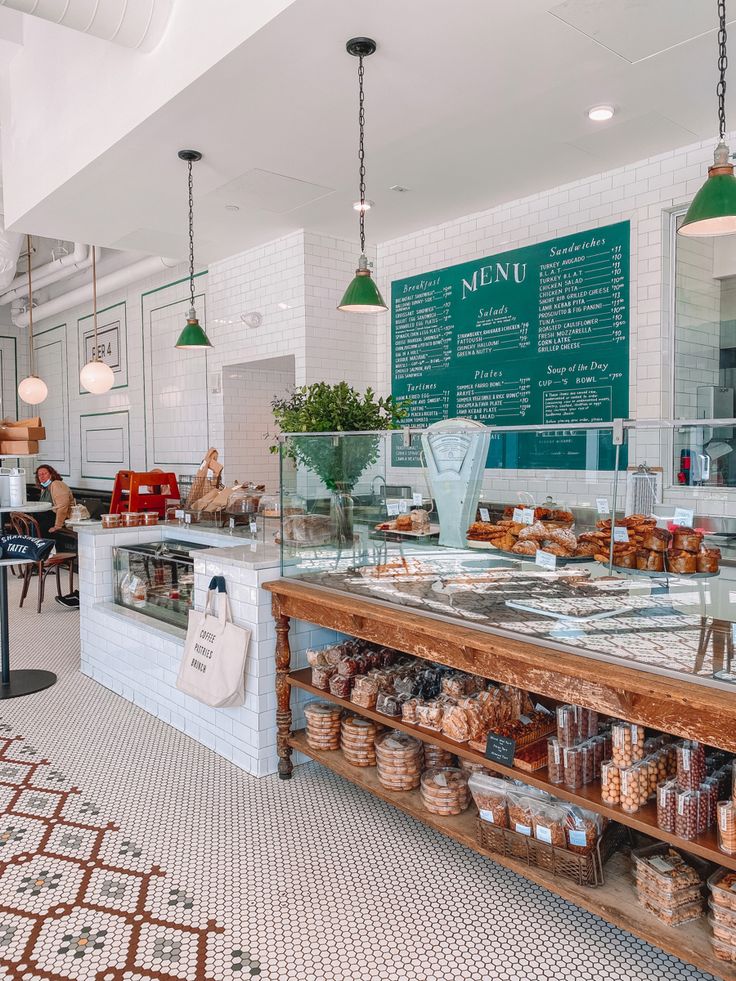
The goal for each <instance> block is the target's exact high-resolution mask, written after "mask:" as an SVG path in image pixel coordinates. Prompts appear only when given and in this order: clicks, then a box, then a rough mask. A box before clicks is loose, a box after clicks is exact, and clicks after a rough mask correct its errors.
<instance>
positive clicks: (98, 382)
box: [79, 245, 115, 395]
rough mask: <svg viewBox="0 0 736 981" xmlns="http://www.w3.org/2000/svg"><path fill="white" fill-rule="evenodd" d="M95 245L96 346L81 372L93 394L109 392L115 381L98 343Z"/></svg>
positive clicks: (80, 376) (93, 258)
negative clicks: (102, 356) (101, 355)
mask: <svg viewBox="0 0 736 981" xmlns="http://www.w3.org/2000/svg"><path fill="white" fill-rule="evenodd" d="M96 252H97V250H96V249H95V247H94V245H93V246H92V323H93V325H94V347H93V349H92V358H91V360H90V361H88V362H87V364H86V365H85V366H84V367H83V368H82V370H81V371H80V372H79V380H80V382H81V383H82V387H83V388H86V389H87V391H88V392H91V393H92V395H104V394H105V392H109V391H110V389H111V388H112V386H113V384H114V382H115V375H114V373H113V370H112V368H111V367H110V365H109V364H106V363H105V362H104V361H100V359H99V356H98V352H99V347H98V345H97V258H96Z"/></svg>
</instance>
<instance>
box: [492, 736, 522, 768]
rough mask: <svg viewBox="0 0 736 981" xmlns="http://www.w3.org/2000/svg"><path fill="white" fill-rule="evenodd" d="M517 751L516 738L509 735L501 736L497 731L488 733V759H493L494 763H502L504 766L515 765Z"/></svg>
mask: <svg viewBox="0 0 736 981" xmlns="http://www.w3.org/2000/svg"><path fill="white" fill-rule="evenodd" d="M515 753H516V740H515V739H509V737H508V736H499V735H498V734H497V733H495V732H489V733H488V738H487V740H486V758H487V759H489V760H493V762H494V763H501V764H503V765H504V766H513V765H514V754H515Z"/></svg>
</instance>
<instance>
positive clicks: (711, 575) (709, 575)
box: [596, 559, 721, 582]
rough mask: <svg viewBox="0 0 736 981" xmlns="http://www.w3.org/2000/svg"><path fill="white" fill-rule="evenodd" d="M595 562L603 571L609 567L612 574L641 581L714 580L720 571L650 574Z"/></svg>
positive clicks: (645, 571) (641, 570)
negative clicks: (619, 574) (640, 579)
mask: <svg viewBox="0 0 736 981" xmlns="http://www.w3.org/2000/svg"><path fill="white" fill-rule="evenodd" d="M596 561H597V562H598V563H599V564H600V565H602V566H603V568H604V569H608V568H609V567H610V569H611V571H612V572H620V573H621V574H622V575H625V576H635V577H636V576H638V577H640V578H643V579H684V580H685V581H688V582H689V581H690V580H691V579H715V578H716V576H720V574H721V572H720V569H719V570H718V572H671V571H670V570H669V569H663V570H661V571H660V572H651V571H649V570H648V569H628V568H626V566H623V565H611V566H609V563H608V562H600V560H599V559H596Z"/></svg>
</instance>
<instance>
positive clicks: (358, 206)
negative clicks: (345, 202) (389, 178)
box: [353, 198, 374, 211]
mask: <svg viewBox="0 0 736 981" xmlns="http://www.w3.org/2000/svg"><path fill="white" fill-rule="evenodd" d="M373 205H374V202H373V201H369V200H368V199H367V198H366V200H365V201H363V202H362V203H361V202H360V201H353V211H370V210H371V208H372V207H373Z"/></svg>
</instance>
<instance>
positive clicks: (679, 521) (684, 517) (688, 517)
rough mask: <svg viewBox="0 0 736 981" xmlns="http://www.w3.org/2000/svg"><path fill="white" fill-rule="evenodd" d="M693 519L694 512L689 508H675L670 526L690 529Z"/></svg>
mask: <svg viewBox="0 0 736 981" xmlns="http://www.w3.org/2000/svg"><path fill="white" fill-rule="evenodd" d="M694 517H695V512H694V511H693V510H691V509H689V508H675V516H674V518H673V519H672V524H673V525H681V526H683V527H685V528H692V525H693V518H694Z"/></svg>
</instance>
